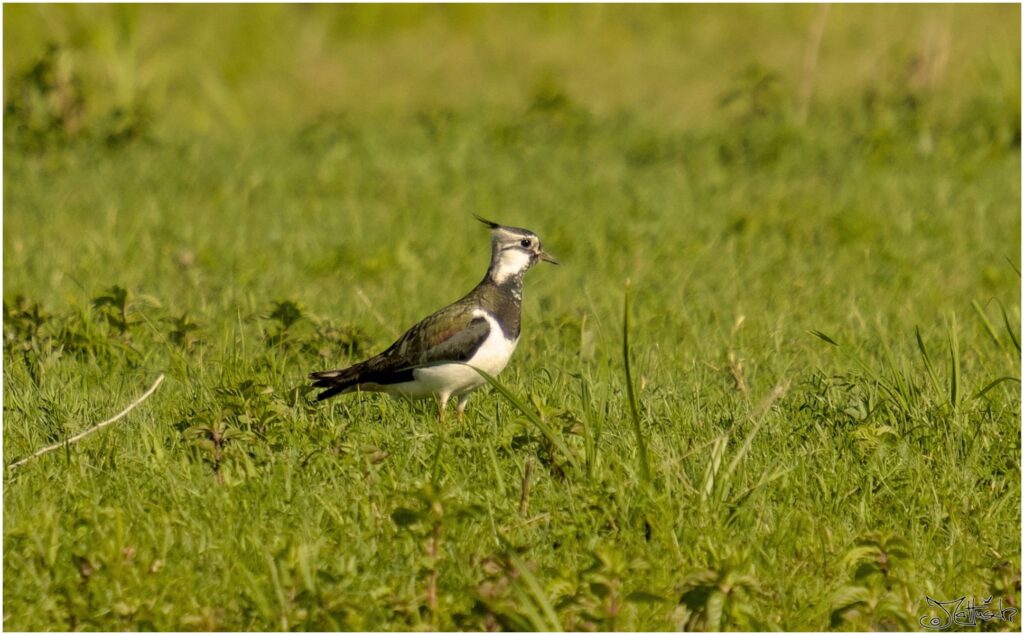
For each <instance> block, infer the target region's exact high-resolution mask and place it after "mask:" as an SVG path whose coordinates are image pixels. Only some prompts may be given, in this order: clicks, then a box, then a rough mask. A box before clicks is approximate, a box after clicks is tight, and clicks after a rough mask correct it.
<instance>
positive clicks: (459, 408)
mask: <svg viewBox="0 0 1024 635" xmlns="http://www.w3.org/2000/svg"><path fill="white" fill-rule="evenodd" d="M468 402H469V393H466V394H464V395H460V396H459V403H457V404H455V414H456V415H458V417H459V421H462V416H463V414H465V412H466V403H468Z"/></svg>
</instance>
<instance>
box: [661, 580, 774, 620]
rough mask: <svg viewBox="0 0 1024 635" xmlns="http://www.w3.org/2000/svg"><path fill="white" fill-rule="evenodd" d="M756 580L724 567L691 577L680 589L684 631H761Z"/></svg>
mask: <svg viewBox="0 0 1024 635" xmlns="http://www.w3.org/2000/svg"><path fill="white" fill-rule="evenodd" d="M764 595H765V594H764V592H763V591H762V590H761V585H760V584H759V583H758V581H757V579H756V578H755V577H754V576H753V575H751V574H750V573H749V572H746V571H745V570H744V569H742V568H738V567H735V566H731V565H725V566H722V567H719V568H713V569H705V570H703V571H697V572H695V573H691V574H690V575H688V576H686V578H684V580H683V583H682V586H681V594H680V597H679V605H680V608H681V609H682V619H683V622H684V624H685V628H686V630H702V631H721V630H726V629H736V630H761V629H763V628H764V626H765V625H764V623H763V622H762V620H761V619H760V617H759V616H760V615H761V614H762V611H760V610H758V606H757V601H758V600H763V599H764Z"/></svg>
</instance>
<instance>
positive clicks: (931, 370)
mask: <svg viewBox="0 0 1024 635" xmlns="http://www.w3.org/2000/svg"><path fill="white" fill-rule="evenodd" d="M914 336H915V337H916V338H917V348H918V350H920V351H921V357H922V358H923V359H924V367H925V370H927V371H928V377H929V379H931V381H932V386H934V387H935V392H937V393H938V394H940V395H941V394H942V385H941V383H940V382H939V375H938V374H937V373H936V372H935V367H934V366H933V365H932V358H931V356H929V355H928V349H927V348H925V346H924V339H923V338H922V337H921V329H919V328H918V327H916V326H915V327H914Z"/></svg>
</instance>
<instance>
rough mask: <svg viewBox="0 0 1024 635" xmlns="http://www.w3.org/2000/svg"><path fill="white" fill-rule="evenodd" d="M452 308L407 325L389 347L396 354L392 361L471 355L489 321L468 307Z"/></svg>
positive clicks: (419, 361) (404, 362) (417, 363)
mask: <svg viewBox="0 0 1024 635" xmlns="http://www.w3.org/2000/svg"><path fill="white" fill-rule="evenodd" d="M460 308H461V307H460ZM452 309H454V307H451V308H449V310H447V311H440V312H438V313H435V314H434V315H431V316H430V317H428V318H427V319H425V320H423V321H422V322H420V323H419V324H417V325H416V326H415V327H413V328H411V329H409V332H408V333H406V334H405V335H403V336H402V338H401V339H399V340H398V341H397V342H395V343H394V345H392V347H391V349H389V351H388V352H391V353H392V354H393V355H394V356H395V359H394V360H393V361H394V362H397V363H398V364H400V365H402V366H406V367H415V366H427V365H431V364H440V363H444V362H465V361H467V360H469V359H470V358H471V357H473V354H474V353H476V351H477V349H478V348H480V345H481V344H483V343H484V340H486V339H487V336H488V335H490V333H491V325H490V324H489V323H488V322H487V320H486V319H484V318H483V317H478V316H474V315H473V312H472V311H471V310H468V309H463V310H458V309H456V310H452ZM385 354H387V353H385Z"/></svg>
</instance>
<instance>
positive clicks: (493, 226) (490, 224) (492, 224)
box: [473, 214, 501, 229]
mask: <svg viewBox="0 0 1024 635" xmlns="http://www.w3.org/2000/svg"><path fill="white" fill-rule="evenodd" d="M473 218H475V219H477V220H478V221H480V222H481V223H483V224H484V225H487V226H488V227H490V228H491V229H498V228H499V227H501V225H499V224H498V223H495V222H494V221H492V220H487V219H486V218H483V217H482V216H480V215H479V214H473Z"/></svg>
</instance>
